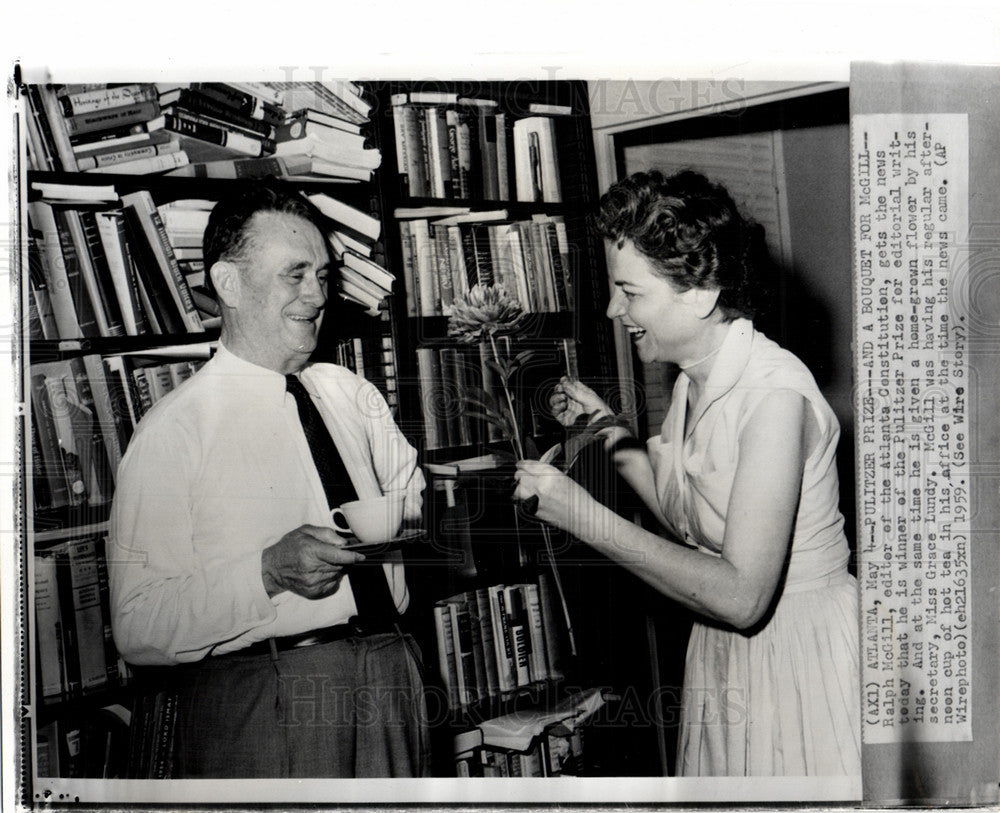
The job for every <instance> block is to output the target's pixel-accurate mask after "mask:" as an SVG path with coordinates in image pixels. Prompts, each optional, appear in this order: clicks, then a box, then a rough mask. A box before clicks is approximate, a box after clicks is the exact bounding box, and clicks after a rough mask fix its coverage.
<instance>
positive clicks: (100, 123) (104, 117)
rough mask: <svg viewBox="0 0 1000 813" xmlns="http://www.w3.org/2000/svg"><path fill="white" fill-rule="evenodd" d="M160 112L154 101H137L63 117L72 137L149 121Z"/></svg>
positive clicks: (67, 131)
mask: <svg viewBox="0 0 1000 813" xmlns="http://www.w3.org/2000/svg"><path fill="white" fill-rule="evenodd" d="M159 114H160V107H159V105H158V104H157V103H156V102H155V101H145V102H139V103H138V104H130V105H127V106H124V107H113V108H106V109H102V110H94V111H90V112H86V113H80V114H79V115H75V116H71V117H69V118H66V119H64V126H65V127H66V133H67V134H68V135H69V136H70V138H73V137H74V136H83V135H87V134H88V133H93V132H96V131H103V130H110V129H112V128H116V127H125V126H131V125H133V124H138V123H141V122H145V121H151V120H152V119H155V118H156V117H157V116H158V115H159Z"/></svg>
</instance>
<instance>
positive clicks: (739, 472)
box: [515, 172, 861, 776]
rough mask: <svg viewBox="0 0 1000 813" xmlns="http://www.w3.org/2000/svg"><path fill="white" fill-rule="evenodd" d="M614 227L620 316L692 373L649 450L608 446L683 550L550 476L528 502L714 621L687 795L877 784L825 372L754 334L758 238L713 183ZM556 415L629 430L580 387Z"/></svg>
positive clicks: (693, 655) (628, 182) (689, 748)
mask: <svg viewBox="0 0 1000 813" xmlns="http://www.w3.org/2000/svg"><path fill="white" fill-rule="evenodd" d="M597 223H598V228H599V229H600V231H601V232H602V233H603V235H604V237H605V239H606V240H607V246H608V256H609V271H610V275H611V280H612V283H613V285H614V293H613V295H612V298H611V303H610V305H609V306H608V316H609V317H610V318H612V319H618V320H620V321H621V323H622V325H623V326H624V327H625V329H626V330H627V331H628V333H629V334H630V336H631V338H632V341H633V342H634V344H635V347H636V351H637V353H638V355H639V358H640V359H642V360H643V361H644V362H673V363H674V364H677V365H679V366H680V368H681V372H680V374H679V376H678V378H677V382H676V385H675V387H674V391H673V398H672V401H671V405H670V409H669V411H668V413H667V416H666V419H665V420H664V423H663V428H662V431H661V432H660V433H659V434H657V435H656V436H654V437H652V438H651V439H650V440H649V441H648V443H647V444H646V447H645V448H643V447H642V445H641V444H638V443H636V442H635V441H634V439H631V438H629V437H628V433H627V432H626V431H625V430H623V429H620V428H609V429H604V430H602V433H603V434H604V435H605V449H606V450H607V451H608V453H609V454H610V455H611V456H612V457H613V459H614V462H615V465H616V466H617V468H618V471H619V472H620V473H621V474H622V476H623V477H624V478H625V479H626V480H627V481H628V482H629V483H630V484H631V485H632V486H633V487H634V488H635V490H636V492H637V493H638V494H639V496H640V497H641V498H642V499H643V501H644V502H645V503H646V504H647V505H648V506H649V508H650V509H651V510H652V511H653V512H654V514H655V515H656V516H657V517H658V519H659V520H660V522H662V524H663V527H664V528H665V530H666V534H665V537H664V536H661V535H657V534H654V533H651V532H649V531H646V530H644V529H643V528H641V527H639V526H638V525H635V524H633V523H631V522H629V521H628V520H626V519H623V518H622V517H619V516H617V515H615V514H613V513H612V512H611V511H610V510H609V509H607V508H605V507H604V506H602V505H601V504H600V503H598V502H597V501H595V500H594V499H593V498H592V497H591V496H590V495H589V494H588V493H587V492H586V491H585V490H584V489H583V488H581V487H580V486H579V485H577V484H576V483H574V482H573V481H572V480H571V479H570V478H568V477H566V476H564V475H562V474H561V473H560V472H559V471H558V470H557V469H555V468H553V467H551V466H547V465H545V464H542V463H540V462H537V461H521V462H520V463H519V464H518V473H517V479H518V486H517V490H516V491H515V497H516V498H518V499H522V500H527V499H529V498H531V497H537V498H538V507H537V509H536V516H537V517H538V518H539V519H541V520H543V521H545V522H548V523H550V524H552V525H555V526H557V527H559V528H562V529H563V530H565V531H568V532H569V533H571V534H573V535H574V536H576V537H578V538H579V539H581V540H582V541H584V542H586V543H588V544H589V545H591V546H592V547H593V548H595V549H596V550H597V551H599V552H601V553H603V554H605V555H606V556H607V557H608V558H609V559H611V560H612V561H614V562H617V563H619V564H620V565H622V566H623V567H625V568H627V569H628V570H630V571H631V572H633V573H634V574H636V575H637V576H639V577H640V578H642V579H643V580H645V581H646V582H648V583H649V584H651V585H652V586H653V587H655V588H656V589H657V590H659V591H660V592H661V593H663V594H664V595H665V596H667V597H669V598H671V599H673V600H675V601H677V602H679V603H681V604H683V605H684V606H686V607H688V608H690V609H692V610H694V611H695V612H696V613H698V615H699V620H698V621H697V622H696V623H695V625H694V629H693V631H692V633H691V638H690V642H689V644H688V651H687V659H686V664H685V679H684V682H685V686H684V692H683V707H682V715H681V731H680V747H679V755H678V766H677V773H678V774H679V775H688V776H721V775H726V776H779V775H784V776H824V775H826V776H832V775H858V774H860V771H861V767H860V761H861V760H860V688H859V675H858V670H859V667H858V658H859V651H858V625H859V621H858V595H857V585H856V582H855V580H854V578H853V577H852V576H851V575H850V574H849V573H848V570H847V563H848V558H849V549H848V544H847V539H846V537H845V535H844V520H843V517H842V515H841V513H840V511H839V508H838V494H839V491H838V481H837V469H836V461H835V452H836V446H837V440H838V437H839V434H840V429H839V426H838V423H837V419H836V417H835V416H834V413H833V411H832V410H831V409H830V406H829V405H828V404H827V402H826V401H825V400H824V398H823V396H822V395H821V394H820V392H819V390H818V388H817V386H816V383H815V381H814V380H813V377H812V375H811V374H810V372H809V370H808V369H807V368H806V367H805V366H804V365H803V364H802V362H801V361H799V360H798V359H797V358H796V357H795V356H794V355H793V354H791V353H789V352H788V351H787V350H784V349H782V348H781V347H779V346H778V345H777V344H775V343H774V342H772V341H771V340H770V339H768V338H767V337H765V336H764V335H763V334H762V333H759V332H758V331H756V330H755V329H754V326H753V323H752V321H751V320H750V317H751V315H752V310H751V307H750V298H751V294H753V293H755V287H756V282H755V278H754V274H753V269H752V267H751V264H750V262H749V259H748V258H749V256H750V242H751V240H750V235H751V228H750V225H749V224H748V223H747V222H746V221H745V220H744V219H743V218H742V217H741V216H740V214H739V213H738V211H737V209H736V206H735V205H734V203H733V201H732V199H731V197H730V196H729V194H728V193H727V192H726V191H725V189H723V188H722V187H720V186H717V185H714V184H712V183H710V182H709V181H707V180H706V179H705V178H704V177H703V176H701V175H698V174H696V173H693V172H683V173H680V174H678V175H675V176H672V177H664V176H663V175H661V174H660V173H658V172H649V173H639V174H637V175H633V176H631V177H629V178H627V179H625V180H623V181H621V182H619V183H617V184H615V185H614V186H613V187H612V188H611V189H610V190H609V192H608V193H607V194H606V195H605V196H604V197H603V198H602V199H601V204H600V210H599V214H598V217H597ZM551 405H552V409H553V413H554V414H555V415H556V417H557V418H558V419H559V420H560V421H561V422H562V423H564V424H566V425H569V424H572V423H573V422H574V421H575V420H576V419H577V418H578V417H579V416H580V415H582V414H588V415H591V416H592V419H596V418H598V417H600V416H602V415H606V414H609V413H610V410H609V408H608V407H607V405H606V404H604V402H603V401H601V399H600V398H599V397H598V396H597V394H596V393H594V391H593V390H591V389H589V388H588V387H586V386H585V385H583V384H581V383H580V382H578V381H574V380H569V379H564V380H563V381H562V382H560V384H559V386H558V387H557V388H556V391H555V394H554V396H553V398H552V404H551ZM630 441H631V442H630Z"/></svg>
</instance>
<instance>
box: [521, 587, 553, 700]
mask: <svg viewBox="0 0 1000 813" xmlns="http://www.w3.org/2000/svg"><path fill="white" fill-rule="evenodd" d="M521 589H522V591H523V592H524V603H525V610H526V615H527V626H528V635H529V639H530V642H531V648H530V651H529V654H528V669H529V672H530V673H531V680H532V681H539V680H547V679H548V677H549V669H548V662H547V661H546V658H545V627H544V624H543V623H542V605H541V598H540V597H539V592H538V585H537V584H531V583H528V584H523V585H521Z"/></svg>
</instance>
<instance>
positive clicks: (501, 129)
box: [496, 113, 511, 200]
mask: <svg viewBox="0 0 1000 813" xmlns="http://www.w3.org/2000/svg"><path fill="white" fill-rule="evenodd" d="M509 140H510V132H509V130H508V127H507V114H506V113H497V114H496V150H497V197H498V198H499V199H500V200H510V174H511V172H510V163H511V162H510V141H509Z"/></svg>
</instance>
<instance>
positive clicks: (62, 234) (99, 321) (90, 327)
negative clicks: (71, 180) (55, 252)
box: [53, 209, 107, 338]
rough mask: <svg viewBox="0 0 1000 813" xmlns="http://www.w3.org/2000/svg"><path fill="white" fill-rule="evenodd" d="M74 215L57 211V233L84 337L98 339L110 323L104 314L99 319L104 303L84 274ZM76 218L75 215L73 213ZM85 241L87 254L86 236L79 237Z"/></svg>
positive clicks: (90, 278)
mask: <svg viewBox="0 0 1000 813" xmlns="http://www.w3.org/2000/svg"><path fill="white" fill-rule="evenodd" d="M70 214H71V212H69V211H68V210H64V209H55V210H53V215H54V216H55V223H56V230H57V232H58V235H59V247H60V249H61V250H62V256H63V265H64V267H65V269H66V281H67V283H68V289H69V292H70V296H71V297H72V300H73V304H74V307H75V308H76V315H77V319H78V320H79V324H80V331H81V333H82V334H83V335H84V336H85V337H87V338H91V337H95V338H96V337H98V336H102V335H107V334H106V333H105V332H103V331H106V330H107V321H106V320H105V319H104V316H103V314H102V315H100V318H99V317H98V314H99V306H100V301H99V300H98V301H95V300H94V299H93V293H94V292H93V291H92V289H93V287H94V281H93V279H92V277H89V276H88V275H87V274H85V273H84V269H83V254H82V253H81V252H79V251H78V250H77V240H76V239H74V232H73V230H71V224H72V223H74V222H75V221H72V220H71V219H70V217H69V215H70ZM72 214H75V213H72ZM77 236H78V237H79V238H80V239H81V246H82V248H83V250H84V253H85V251H86V246H85V245H83V244H82V234H79V235H77Z"/></svg>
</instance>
